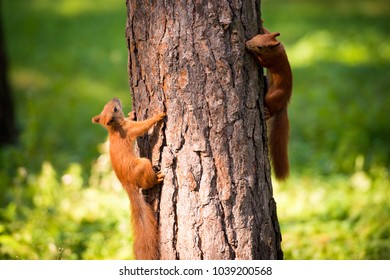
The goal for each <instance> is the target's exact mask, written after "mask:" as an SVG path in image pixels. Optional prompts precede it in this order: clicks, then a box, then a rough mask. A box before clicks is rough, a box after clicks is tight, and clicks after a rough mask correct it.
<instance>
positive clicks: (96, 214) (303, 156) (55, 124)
mask: <svg viewBox="0 0 390 280" xmlns="http://www.w3.org/2000/svg"><path fill="white" fill-rule="evenodd" d="M2 12H3V22H4V27H5V34H6V43H7V51H8V56H9V60H10V73H9V74H10V75H9V77H10V81H11V86H12V89H13V97H14V100H15V103H16V104H15V105H16V112H17V119H18V126H19V129H20V135H19V136H20V138H19V142H18V144H17V145H16V146H12V147H7V148H2V149H1V150H0V192H1V193H2V195H1V196H0V203H1V204H0V205H1V207H0V221H1V222H0V259H56V258H63V259H123V258H131V255H130V252H131V236H130V234H129V232H130V229H129V223H128V220H129V209H128V208H129V207H128V199H127V197H126V195H125V193H124V192H123V190H122V189H121V186H120V184H119V183H118V182H117V181H116V179H115V176H114V174H113V173H112V171H111V169H110V164H109V161H108V155H107V151H106V147H105V146H104V145H103V146H101V145H100V144H101V143H102V142H104V140H105V137H106V132H105V131H104V130H103V129H102V128H101V127H99V126H96V125H93V124H91V118H92V117H93V116H94V115H96V114H98V113H99V112H100V110H101V107H102V104H104V103H105V102H106V101H107V100H108V99H110V98H112V97H113V96H118V97H119V98H121V99H122V100H123V101H124V103H125V105H127V106H128V109H130V95H129V89H128V77H127V69H126V64H127V62H126V61H127V50H126V45H125V37H124V34H125V17H126V15H125V13H126V7H125V3H124V1H103V0H98V1H76V0H59V1H50V0H33V1H23V3H22V2H21V1H12V0H3V1H2ZM262 14H263V19H264V20H265V25H266V26H267V27H268V28H269V29H270V30H271V31H279V32H281V36H280V40H282V41H283V43H284V45H285V47H286V50H287V52H288V55H289V58H290V61H291V65H292V68H293V74H294V92H293V99H292V102H291V105H290V107H289V112H290V119H291V143H290V157H291V167H292V175H291V177H290V179H289V180H288V181H287V182H286V183H282V184H278V183H275V185H274V189H275V199H276V201H277V205H278V216H279V222H280V225H281V229H282V235H283V242H282V247H283V250H284V253H285V257H286V258H287V259H390V224H389V223H390V222H389V221H390V206H389V205H390V203H389V202H390V201H389V191H388V187H389V186H390V176H389V166H390V162H389V160H390V146H389V144H388V143H390V127H389V125H388V122H389V117H388V108H389V107H390V96H389V94H388V91H389V90H388V89H389V88H390V81H389V79H388V69H389V63H390V37H389V35H390V32H389V31H390V26H389V25H388V24H387V22H388V18H389V14H390V7H389V6H388V3H387V1H385V0H372V1H364V0H358V1H354V4H353V5H351V4H350V1H336V0H332V1H329V0H327V1H320V0H316V1H310V0H294V1H293V0H291V1H282V0H272V1H271V0H263V1H262Z"/></svg>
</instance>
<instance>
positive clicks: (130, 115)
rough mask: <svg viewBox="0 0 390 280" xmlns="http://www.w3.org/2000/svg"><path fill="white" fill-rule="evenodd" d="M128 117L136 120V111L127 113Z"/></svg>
mask: <svg viewBox="0 0 390 280" xmlns="http://www.w3.org/2000/svg"><path fill="white" fill-rule="evenodd" d="M127 118H128V119H129V120H131V121H134V120H135V112H134V111H131V112H129V113H128V114H127Z"/></svg>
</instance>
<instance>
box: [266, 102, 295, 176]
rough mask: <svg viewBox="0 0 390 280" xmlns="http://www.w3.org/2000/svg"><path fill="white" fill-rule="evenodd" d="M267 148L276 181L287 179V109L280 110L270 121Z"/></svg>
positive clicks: (288, 128)
mask: <svg viewBox="0 0 390 280" xmlns="http://www.w3.org/2000/svg"><path fill="white" fill-rule="evenodd" d="M268 127H269V128H268V136H269V148H270V154H271V161H272V167H273V170H274V173H275V177H276V179H277V180H279V181H282V180H285V179H287V177H288V175H289V169H290V168H289V163H288V138H289V130H290V125H289V121H288V115H287V108H284V109H282V110H280V111H279V112H278V113H276V114H275V115H274V116H273V117H272V118H271V119H270V120H269V126H268Z"/></svg>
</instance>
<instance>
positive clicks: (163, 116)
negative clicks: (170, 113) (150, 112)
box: [157, 112, 167, 120]
mask: <svg viewBox="0 0 390 280" xmlns="http://www.w3.org/2000/svg"><path fill="white" fill-rule="evenodd" d="M166 115H167V114H166V113H165V112H162V113H160V114H158V116H157V118H158V119H159V120H162V119H163V118H165V117H166Z"/></svg>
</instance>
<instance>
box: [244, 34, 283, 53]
mask: <svg viewBox="0 0 390 280" xmlns="http://www.w3.org/2000/svg"><path fill="white" fill-rule="evenodd" d="M279 35H280V33H279V32H273V33H269V34H259V35H256V36H255V37H253V38H252V39H250V40H249V41H247V42H246V43H245V44H246V48H247V49H248V50H250V51H251V52H253V53H257V54H265V53H268V52H271V51H272V50H273V49H275V48H276V47H278V46H279V45H280V42H279V41H278V40H276V37H278V36H279Z"/></svg>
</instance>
